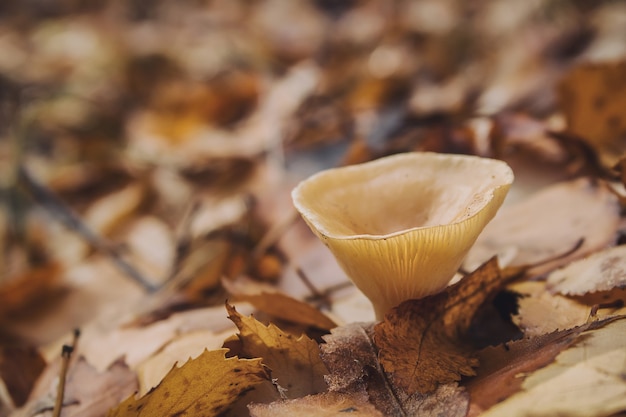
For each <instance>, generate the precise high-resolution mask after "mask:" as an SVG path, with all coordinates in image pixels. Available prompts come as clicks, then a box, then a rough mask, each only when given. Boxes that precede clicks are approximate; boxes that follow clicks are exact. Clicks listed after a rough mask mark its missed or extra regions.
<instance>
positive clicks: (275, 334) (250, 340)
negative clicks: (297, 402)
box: [226, 304, 327, 398]
mask: <svg viewBox="0 0 626 417" xmlns="http://www.w3.org/2000/svg"><path fill="white" fill-rule="evenodd" d="M226 309H227V310H228V314H229V318H230V319H231V320H232V321H233V323H235V325H236V326H237V328H238V329H239V335H238V337H239V340H240V341H241V353H242V355H243V356H246V357H250V358H263V363H264V364H265V365H267V366H268V367H269V368H270V369H271V371H272V378H274V379H275V380H276V382H277V384H278V385H279V386H280V387H281V388H284V389H285V390H286V391H285V392H284V394H285V395H286V396H287V397H288V398H298V397H302V396H305V395H309V394H317V393H319V392H323V391H325V390H326V383H325V382H324V375H325V374H326V373H327V370H326V366H325V365H324V363H323V362H322V360H321V358H320V350H319V347H318V345H317V343H316V342H315V341H314V340H312V339H309V338H308V337H307V336H306V335H302V336H300V337H295V336H294V335H292V334H289V333H285V332H283V331H282V330H281V329H279V328H278V327H276V326H275V325H273V324H270V325H269V326H266V325H264V324H263V323H261V322H259V321H258V320H256V319H255V318H254V317H245V316H242V315H241V314H239V313H238V312H237V311H236V310H235V308H234V307H232V306H230V305H228V304H227V305H226Z"/></svg>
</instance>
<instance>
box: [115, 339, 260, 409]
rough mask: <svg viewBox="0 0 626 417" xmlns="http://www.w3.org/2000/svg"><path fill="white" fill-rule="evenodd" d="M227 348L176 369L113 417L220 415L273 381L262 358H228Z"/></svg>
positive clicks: (130, 400) (210, 352) (129, 400)
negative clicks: (260, 385) (249, 393)
mask: <svg viewBox="0 0 626 417" xmlns="http://www.w3.org/2000/svg"><path fill="white" fill-rule="evenodd" d="M226 351H227V350H226V349H218V350H212V351H208V350H207V351H204V353H202V354H201V355H200V356H198V357H197V358H196V359H191V360H189V361H188V362H187V363H185V364H184V365H183V366H181V367H180V368H179V367H174V368H172V370H171V371H170V372H169V373H168V374H167V375H166V376H165V378H163V381H161V383H160V384H159V385H158V386H157V387H155V388H154V389H153V390H151V391H150V392H149V393H148V394H146V395H145V396H143V397H141V398H138V399H136V398H134V397H133V396H131V397H129V398H128V399H126V400H125V401H124V402H122V403H121V404H119V405H118V406H117V407H116V408H115V409H113V410H111V411H110V412H109V414H108V416H109V417H116V416H119V417H130V416H163V417H166V416H183V415H184V416H218V415H220V414H221V413H223V412H225V411H226V410H228V408H229V407H230V406H231V404H232V403H233V402H234V401H235V400H236V399H237V398H238V397H240V396H242V395H244V394H245V393H246V392H247V391H248V390H250V389H252V388H253V387H254V386H255V385H257V384H259V383H261V382H263V381H266V380H268V379H269V374H268V372H267V370H266V369H265V367H264V366H263V365H262V364H261V359H239V358H226V357H225V354H226Z"/></svg>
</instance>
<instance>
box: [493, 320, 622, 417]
mask: <svg viewBox="0 0 626 417" xmlns="http://www.w3.org/2000/svg"><path fill="white" fill-rule="evenodd" d="M598 327H599V328H598ZM624 346H626V320H625V319H624V317H623V316H622V317H621V318H620V319H618V320H614V321H611V320H610V321H605V322H603V323H598V324H597V325H595V326H592V327H590V328H589V329H588V330H587V331H585V332H583V333H581V334H580V335H579V336H578V337H577V338H576V340H575V341H574V344H573V345H572V347H570V348H568V349H566V350H564V351H563V352H561V353H560V354H559V355H558V356H557V357H556V360H555V361H554V363H552V364H550V365H549V366H546V367H544V368H542V369H540V370H538V371H535V372H533V373H532V374H531V375H529V376H528V377H527V378H526V379H525V380H524V382H523V383H522V391H521V392H519V393H517V394H515V395H513V396H511V397H509V398H508V399H506V400H504V401H503V402H501V403H499V404H497V405H495V406H494V407H492V408H490V409H489V410H487V412H485V413H484V414H481V416H484V417H495V416H507V417H515V416H528V415H546V416H548V415H551V416H554V415H567V416H571V417H577V416H580V417H583V416H585V417H586V416H609V415H613V414H615V413H618V412H620V411H623V410H624V409H625V408H626V381H624V373H625V372H626V349H624Z"/></svg>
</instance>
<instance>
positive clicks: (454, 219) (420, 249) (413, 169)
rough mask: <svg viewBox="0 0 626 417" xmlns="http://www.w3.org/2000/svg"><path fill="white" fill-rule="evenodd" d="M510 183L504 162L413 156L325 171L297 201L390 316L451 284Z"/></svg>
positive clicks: (297, 193) (303, 186)
mask: <svg viewBox="0 0 626 417" xmlns="http://www.w3.org/2000/svg"><path fill="white" fill-rule="evenodd" d="M512 182H513V172H512V171H511V168H510V167H509V166H508V165H507V164H506V163H505V162H503V161H499V160H495V159H489V158H481V157H476V156H464V155H449V154H436V153H428V152H414V153H404V154H398V155H393V156H388V157H385V158H380V159H377V160H375V161H371V162H366V163H363V164H359V165H352V166H347V167H342V168H335V169H330V170H327V171H323V172H320V173H317V174H315V175H313V176H311V177H310V178H308V179H306V180H304V181H302V182H301V183H300V184H299V185H298V186H297V187H296V188H295V189H294V190H293V191H292V198H293V202H294V205H295V207H296V209H297V210H298V211H299V212H300V214H301V215H302V217H303V218H304V220H305V221H306V223H307V224H308V225H309V227H310V228H311V230H313V232H314V233H315V234H316V235H317V236H318V237H319V238H320V239H321V240H322V242H324V244H325V245H326V246H328V248H329V249H330V250H331V252H332V253H333V254H334V256H335V258H336V259H337V261H338V263H339V264H340V265H341V267H342V268H343V270H344V271H345V272H346V274H347V275H348V276H349V277H350V279H351V280H352V281H353V282H354V284H355V285H356V286H357V287H358V288H359V289H360V290H361V291H362V292H363V294H365V296H366V297H367V298H369V300H370V301H371V302H372V304H373V306H374V311H375V313H376V317H377V318H378V319H382V318H383V316H384V314H385V313H386V312H387V311H388V310H390V309H391V308H393V307H395V306H396V305H398V304H400V303H401V302H402V301H404V300H408V299H416V298H422V297H425V296H427V295H430V294H434V293H436V292H439V291H441V290H442V289H443V288H445V287H446V285H447V284H448V283H449V281H450V280H451V278H452V277H453V276H454V274H455V273H456V271H457V270H458V268H459V266H460V265H461V262H462V261H463V258H464V257H465V255H466V254H467V252H468V250H469V249H470V247H471V246H472V245H473V244H474V241H475V240H476V238H477V237H478V235H479V234H480V232H481V231H482V229H483V228H484V227H485V225H486V224H487V223H488V222H489V221H490V220H491V219H492V218H493V216H494V215H495V214H496V211H498V209H499V208H500V205H501V204H502V202H503V200H504V197H505V196H506V194H507V192H508V190H509V187H510V185H511V183H512Z"/></svg>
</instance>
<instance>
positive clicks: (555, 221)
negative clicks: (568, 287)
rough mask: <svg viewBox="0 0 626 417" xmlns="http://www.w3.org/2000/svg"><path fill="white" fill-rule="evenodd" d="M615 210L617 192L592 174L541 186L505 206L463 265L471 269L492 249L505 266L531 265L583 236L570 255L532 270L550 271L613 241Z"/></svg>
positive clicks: (571, 244)
mask: <svg viewBox="0 0 626 417" xmlns="http://www.w3.org/2000/svg"><path fill="white" fill-rule="evenodd" d="M619 213H620V207H619V203H618V200H617V198H616V197H615V195H613V193H612V192H610V191H609V190H608V189H607V188H606V187H603V186H601V185H600V184H598V183H597V182H594V181H592V180H590V179H586V178H581V179H577V180H574V181H570V182H564V183H559V184H556V185H553V186H550V187H547V188H544V189H543V190H541V191H538V192H537V193H535V194H533V195H531V196H530V197H528V198H527V199H525V200H523V201H521V202H519V203H517V204H514V205H511V206H505V207H503V208H502V209H501V210H500V212H499V213H498V215H497V216H496V217H495V218H494V219H493V220H492V221H491V223H489V224H488V225H487V227H485V230H484V231H483V233H482V234H481V235H480V236H479V237H478V239H477V240H476V244H475V245H474V247H473V248H472V249H471V250H470V253H469V254H468V257H467V259H466V261H465V263H464V265H465V267H466V269H468V270H472V269H473V268H475V267H476V266H478V265H479V264H481V263H482V262H484V261H485V260H487V259H489V258H491V257H492V256H493V255H495V254H498V256H499V259H500V261H501V263H502V265H503V266H509V265H510V266H519V265H532V264H536V263H538V262H541V261H544V260H546V259H549V258H552V257H555V256H558V255H561V254H563V253H566V252H567V251H569V250H571V249H572V248H574V247H576V245H577V243H578V242H580V239H584V241H583V243H582V245H581V246H580V248H578V250H576V251H575V252H574V253H573V254H571V255H569V256H566V257H560V258H559V259H558V260H555V261H554V262H550V263H548V264H544V265H542V266H541V267H538V268H534V269H533V271H534V272H536V273H540V272H546V271H550V270H552V269H554V268H556V267H559V266H561V265H566V264H567V263H568V262H570V261H571V260H572V259H575V258H580V257H582V256H584V255H586V254H589V253H592V252H595V251H597V250H599V249H602V248H605V247H606V246H607V245H610V244H613V243H614V242H615V239H616V235H617V229H618V225H619V221H620V218H619Z"/></svg>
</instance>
